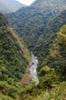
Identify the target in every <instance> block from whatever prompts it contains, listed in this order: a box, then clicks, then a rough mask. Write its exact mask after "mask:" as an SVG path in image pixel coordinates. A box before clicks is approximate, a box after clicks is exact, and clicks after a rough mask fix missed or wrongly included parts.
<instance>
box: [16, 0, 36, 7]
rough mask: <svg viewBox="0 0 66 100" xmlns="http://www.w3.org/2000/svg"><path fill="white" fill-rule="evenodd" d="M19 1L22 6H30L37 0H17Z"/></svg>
mask: <svg viewBox="0 0 66 100" xmlns="http://www.w3.org/2000/svg"><path fill="white" fill-rule="evenodd" d="M17 1H19V2H20V3H22V4H25V5H28V6H29V5H30V4H31V3H33V2H34V1H35V0H17Z"/></svg>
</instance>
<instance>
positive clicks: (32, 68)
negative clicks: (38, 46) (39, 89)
mask: <svg viewBox="0 0 66 100" xmlns="http://www.w3.org/2000/svg"><path fill="white" fill-rule="evenodd" d="M37 67H38V59H37V57H36V56H34V55H33V54H32V59H31V62H30V68H29V71H30V76H31V78H32V82H34V83H35V84H36V85H37V84H39V79H38V75H37Z"/></svg>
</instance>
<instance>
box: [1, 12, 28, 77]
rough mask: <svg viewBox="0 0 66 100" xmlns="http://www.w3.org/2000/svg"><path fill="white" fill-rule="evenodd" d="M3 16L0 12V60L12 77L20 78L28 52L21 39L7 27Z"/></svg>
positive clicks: (26, 62) (26, 61)
mask: <svg viewBox="0 0 66 100" xmlns="http://www.w3.org/2000/svg"><path fill="white" fill-rule="evenodd" d="M6 22H7V21H6V20H5V18H4V16H3V15H2V14H0V62H2V63H3V64H5V66H9V67H7V68H8V70H10V71H11V72H10V73H11V75H12V77H16V78H20V77H21V78H22V74H23V72H24V69H25V67H26V65H27V64H28V62H29V60H30V53H29V50H28V49H27V46H26V44H25V42H24V41H23V39H22V38H21V39H20V38H19V36H18V35H17V33H16V32H15V31H14V30H13V29H12V28H9V27H8V25H7V23H6Z"/></svg>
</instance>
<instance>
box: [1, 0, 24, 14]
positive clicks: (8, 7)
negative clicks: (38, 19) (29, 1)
mask: <svg viewBox="0 0 66 100" xmlns="http://www.w3.org/2000/svg"><path fill="white" fill-rule="evenodd" d="M22 7H25V5H23V4H21V3H19V2H17V1H16V0H0V13H4V14H6V13H12V12H16V11H17V10H18V9H20V8H22Z"/></svg>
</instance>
